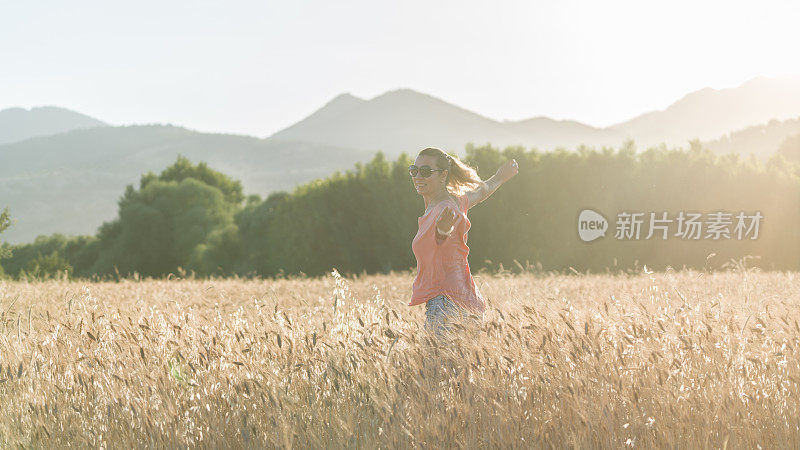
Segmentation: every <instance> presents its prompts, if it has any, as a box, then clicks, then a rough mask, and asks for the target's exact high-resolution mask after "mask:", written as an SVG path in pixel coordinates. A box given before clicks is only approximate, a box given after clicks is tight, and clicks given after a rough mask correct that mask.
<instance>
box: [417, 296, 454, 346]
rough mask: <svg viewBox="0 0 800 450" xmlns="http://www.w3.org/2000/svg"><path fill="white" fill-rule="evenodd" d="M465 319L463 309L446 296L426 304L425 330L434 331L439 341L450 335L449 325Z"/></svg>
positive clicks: (434, 298)
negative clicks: (447, 334) (446, 334)
mask: <svg viewBox="0 0 800 450" xmlns="http://www.w3.org/2000/svg"><path fill="white" fill-rule="evenodd" d="M462 317H463V312H462V311H461V307H460V306H458V305H456V304H455V303H454V302H453V301H452V300H450V299H449V298H447V297H446V296H444V295H437V296H436V297H433V298H432V299H430V300H428V301H427V302H426V303H425V329H427V330H429V331H432V332H433V333H434V335H435V336H436V337H437V339H441V338H442V337H444V335H445V333H449V332H450V331H451V329H452V327H450V326H449V323H451V322H453V321H455V320H458V319H460V318H462Z"/></svg>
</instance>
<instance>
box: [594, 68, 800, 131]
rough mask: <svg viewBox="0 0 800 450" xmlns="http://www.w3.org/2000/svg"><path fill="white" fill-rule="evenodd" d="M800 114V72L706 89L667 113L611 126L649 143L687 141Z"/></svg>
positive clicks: (685, 98) (670, 107)
mask: <svg viewBox="0 0 800 450" xmlns="http://www.w3.org/2000/svg"><path fill="white" fill-rule="evenodd" d="M797 116H800V76H783V77H775V78H767V77H758V78H754V79H752V80H750V81H748V82H746V83H744V84H742V85H741V86H738V87H735V88H729V89H719V90H717V89H711V88H705V89H701V90H699V91H696V92H692V93H691V94H688V95H686V96H685V97H683V98H682V99H680V100H678V101H677V102H675V103H673V104H672V105H670V106H669V107H668V108H667V109H665V110H663V111H653V112H649V113H646V114H642V115H641V116H639V117H636V118H633V119H631V120H629V121H627V122H623V123H620V124H617V125H613V126H611V127H609V129H611V130H615V131H617V132H620V133H622V134H623V135H624V136H626V137H630V138H633V139H635V140H636V142H637V144H641V145H644V146H647V145H654V144H658V143H661V142H664V143H666V144H667V145H686V142H687V140H689V139H695V138H696V139H700V140H712V139H717V138H719V137H720V136H722V135H723V134H725V133H729V132H731V131H733V130H740V129H742V128H745V127H748V126H751V125H755V124H759V123H766V122H768V121H770V120H772V119H779V120H780V119H787V118H791V117H797Z"/></svg>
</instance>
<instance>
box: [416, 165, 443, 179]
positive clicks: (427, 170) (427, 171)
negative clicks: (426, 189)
mask: <svg viewBox="0 0 800 450" xmlns="http://www.w3.org/2000/svg"><path fill="white" fill-rule="evenodd" d="M445 170H447V169H431V167H430V166H422V167H417V166H415V165H410V166H408V173H409V174H410V175H411V176H412V177H415V176H417V174H419V175H420V176H422V178H428V177H429V176H431V175H432V174H433V172H442V171H445Z"/></svg>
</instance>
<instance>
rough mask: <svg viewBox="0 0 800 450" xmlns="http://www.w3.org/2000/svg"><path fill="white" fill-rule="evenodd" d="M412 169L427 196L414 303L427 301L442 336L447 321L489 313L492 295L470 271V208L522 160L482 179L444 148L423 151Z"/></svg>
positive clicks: (417, 241) (432, 324) (428, 322)
mask: <svg viewBox="0 0 800 450" xmlns="http://www.w3.org/2000/svg"><path fill="white" fill-rule="evenodd" d="M408 172H409V174H410V175H411V178H412V180H413V182H414V187H415V188H416V190H417V193H418V194H419V195H421V196H422V198H423V200H425V212H424V213H423V214H422V216H421V217H419V220H418V222H419V230H418V231H417V235H416V236H414V241H413V242H412V244H411V249H412V250H413V251H414V256H415V257H416V258H417V276H416V279H415V280H414V284H413V286H412V294H411V301H410V302H409V303H408V305H409V306H414V305H418V304H421V303H425V328H426V329H428V330H431V331H433V332H434V334H435V335H436V337H437V338H441V337H442V336H443V334H444V331H446V330H447V329H448V327H447V322H448V321H451V320H453V319H454V318H455V317H458V318H463V317H465V315H466V314H470V313H472V314H476V315H478V316H480V317H481V318H482V317H483V311H484V310H485V309H486V300H485V299H484V297H483V295H481V293H480V291H479V290H478V287H477V286H476V285H475V280H474V279H473V278H472V274H471V273H470V271H469V263H468V262H467V256H468V255H469V247H467V231H469V228H470V222H469V219H467V210H468V209H470V208H472V207H473V206H475V205H476V204H478V203H480V202H482V201H484V200H486V199H487V198H488V197H489V196H490V195H492V194H493V193H494V191H496V190H497V188H499V187H500V186H501V185H502V184H503V183H505V182H506V181H508V180H510V179H511V177H513V176H514V175H516V174H517V172H518V168H517V162H516V161H515V160H513V159H512V160H511V161H508V162H506V163H505V164H504V165H503V166H502V167H500V169H498V170H497V173H495V174H494V176H493V177H491V178H489V179H488V180H486V181H481V179H480V177H479V176H478V174H477V173H476V172H475V169H473V168H471V167H469V166H468V165H466V164H464V163H463V162H462V161H460V160H459V159H458V158H456V157H453V156H450V155H448V154H447V153H445V152H444V151H442V150H440V149H438V148H435V147H428V148H426V149H424V150H422V151H420V152H419V154H418V155H417V159H416V160H415V161H414V164H413V165H411V166H409V168H408Z"/></svg>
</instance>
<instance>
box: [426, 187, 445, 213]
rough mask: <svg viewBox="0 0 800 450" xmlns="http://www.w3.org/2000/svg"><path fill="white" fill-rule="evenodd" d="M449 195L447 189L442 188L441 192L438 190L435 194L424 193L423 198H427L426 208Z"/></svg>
mask: <svg viewBox="0 0 800 450" xmlns="http://www.w3.org/2000/svg"><path fill="white" fill-rule="evenodd" d="M447 196H448V192H447V189H443V190H441V191H439V192H436V193H435V194H432V195H430V196H428V197H426V196H424V195H423V196H422V198H423V199H424V200H425V209H428V207H429V206H431V205H433V204H436V203H438V202H439V201H441V200H444V199H446V198H447Z"/></svg>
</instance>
